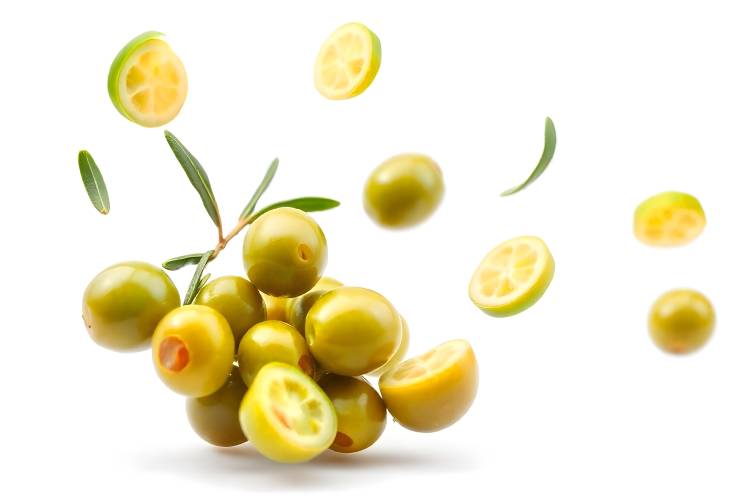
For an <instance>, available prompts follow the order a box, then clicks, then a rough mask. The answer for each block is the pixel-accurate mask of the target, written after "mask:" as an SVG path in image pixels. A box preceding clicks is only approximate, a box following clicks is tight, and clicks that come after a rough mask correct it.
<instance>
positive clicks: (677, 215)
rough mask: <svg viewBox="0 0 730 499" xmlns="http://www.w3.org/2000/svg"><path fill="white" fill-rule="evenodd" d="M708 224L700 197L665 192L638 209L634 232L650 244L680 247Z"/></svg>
mask: <svg viewBox="0 0 730 499" xmlns="http://www.w3.org/2000/svg"><path fill="white" fill-rule="evenodd" d="M705 223H706V220H705V211H704V210H703V209H702V205H701V204H700V202H699V201H698V200H697V198H695V197H694V196H692V195H690V194H685V193H683V192H662V193H661V194H657V195H655V196H652V197H650V198H649V199H647V200H645V201H644V202H643V203H641V204H640V205H639V206H638V207H637V208H636V212H635V213H634V234H636V237H637V238H638V239H639V241H641V242H643V243H646V244H648V245H650V246H680V245H682V244H687V243H689V242H690V241H692V240H693V239H695V238H696V237H697V236H699V235H700V233H701V232H702V230H703V229H704V228H705Z"/></svg>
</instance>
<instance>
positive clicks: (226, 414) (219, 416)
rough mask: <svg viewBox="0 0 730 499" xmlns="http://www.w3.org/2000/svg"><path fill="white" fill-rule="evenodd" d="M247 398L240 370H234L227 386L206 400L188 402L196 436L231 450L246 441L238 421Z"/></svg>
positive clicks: (187, 407)
mask: <svg viewBox="0 0 730 499" xmlns="http://www.w3.org/2000/svg"><path fill="white" fill-rule="evenodd" d="M245 394H246V385H245V384H243V380H242V379H241V375H240V374H239V373H238V369H235V368H233V369H232V370H231V373H230V375H229V376H228V380H227V381H226V382H225V384H224V385H223V386H222V387H220V388H219V389H218V391H216V392H215V393H212V394H210V395H208V396H206V397H199V398H189V399H187V402H186V405H185V408H186V410H187V414H188V421H190V426H192V428H193V430H195V433H197V434H198V435H199V436H200V438H202V439H203V440H205V441H206V442H208V443H209V444H211V445H217V446H219V447H232V446H234V445H238V444H242V443H244V442H245V441H246V436H245V435H244V434H243V430H242V429H241V423H240V422H239V421H238V411H239V409H240V407H241V400H243V396H244V395H245Z"/></svg>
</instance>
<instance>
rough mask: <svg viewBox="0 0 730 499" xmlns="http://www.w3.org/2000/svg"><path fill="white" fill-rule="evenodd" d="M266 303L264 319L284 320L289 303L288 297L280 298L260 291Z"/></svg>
mask: <svg viewBox="0 0 730 499" xmlns="http://www.w3.org/2000/svg"><path fill="white" fill-rule="evenodd" d="M261 296H262V297H263V299H264V304H265V305H266V319H267V320H270V321H284V322H286V308H287V306H288V305H289V300H290V299H289V298H280V297H278V296H271V295H267V294H265V293H261Z"/></svg>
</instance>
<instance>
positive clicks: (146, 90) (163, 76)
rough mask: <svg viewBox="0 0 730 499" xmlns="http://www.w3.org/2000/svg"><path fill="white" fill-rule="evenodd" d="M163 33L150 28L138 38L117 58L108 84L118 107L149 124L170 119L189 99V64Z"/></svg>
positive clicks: (158, 124) (126, 46)
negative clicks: (176, 53)
mask: <svg viewBox="0 0 730 499" xmlns="http://www.w3.org/2000/svg"><path fill="white" fill-rule="evenodd" d="M162 37H163V35H162V33H158V32H156V31H148V32H146V33H142V34H141V35H139V36H138V37H136V38H134V39H133V40H132V41H130V42H129V43H128V44H127V45H125V46H124V48H123V49H122V50H120V51H119V54H117V56H116V57H115V58H114V62H112V65H111V68H109V78H108V80H107V87H108V90H109V97H110V98H111V100H112V103H113V104H114V107H116V108H117V110H118V111H119V112H120V113H121V114H122V115H123V116H124V117H126V118H127V119H129V120H130V121H132V122H134V123H137V124H139V125H142V126H146V127H156V126H161V125H164V124H165V123H168V122H170V121H171V120H172V119H173V118H174V117H175V116H177V114H178V113H179V112H180V109H181V108H182V106H183V103H184V102H185V97H186V96H187V93H188V78H187V75H186V73H185V68H184V67H183V64H182V62H181V61H180V59H179V58H178V56H177V55H175V53H174V52H173V51H172V49H171V48H170V46H169V45H168V44H167V43H166V42H165V41H164V40H163V38H162Z"/></svg>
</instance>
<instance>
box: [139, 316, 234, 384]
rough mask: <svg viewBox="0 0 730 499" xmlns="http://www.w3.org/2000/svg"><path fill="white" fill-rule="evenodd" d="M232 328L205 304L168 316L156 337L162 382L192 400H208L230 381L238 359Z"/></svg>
mask: <svg viewBox="0 0 730 499" xmlns="http://www.w3.org/2000/svg"><path fill="white" fill-rule="evenodd" d="M233 344H234V339H233V333H232V332H231V326H229V325H228V321H227V320H226V318H225V317H223V315H221V314H220V312H218V311H216V310H214V309H212V308H210V307H206V306H205V305H186V306H184V307H180V308H176V309H175V310H173V311H172V312H170V313H169V314H167V315H166V316H165V317H164V318H163V319H162V320H161V321H160V323H159V324H158V325H157V328H156V329H155V334H154V335H152V359H153V361H154V364H155V368H156V369H157V374H158V375H159V376H160V379H162V381H163V382H164V383H165V384H166V385H167V386H168V387H170V388H171V389H172V390H174V391H176V392H178V393H180V394H182V395H185V396H188V397H205V396H206V395H210V394H211V393H213V392H215V391H216V390H218V389H219V388H220V387H221V386H223V384H224V383H225V382H226V381H227V380H228V375H229V374H230V372H231V363H232V362H233V356H234V348H233Z"/></svg>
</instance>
